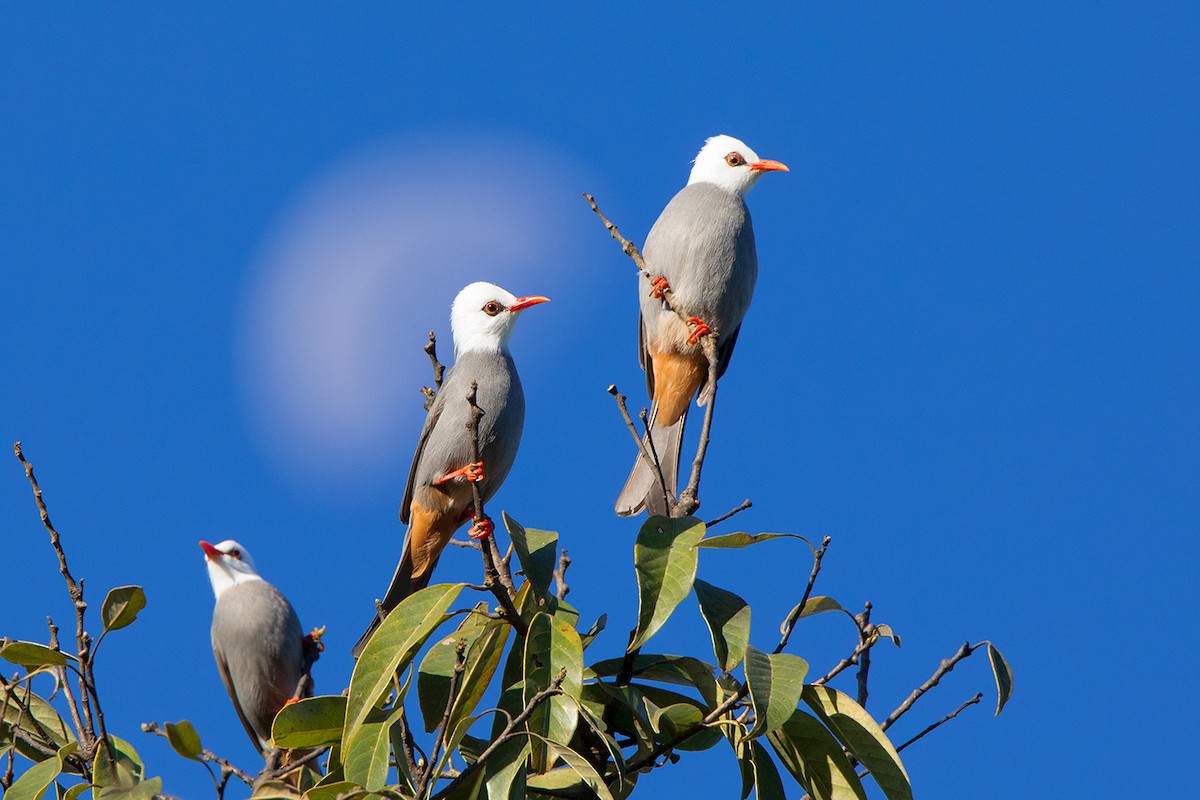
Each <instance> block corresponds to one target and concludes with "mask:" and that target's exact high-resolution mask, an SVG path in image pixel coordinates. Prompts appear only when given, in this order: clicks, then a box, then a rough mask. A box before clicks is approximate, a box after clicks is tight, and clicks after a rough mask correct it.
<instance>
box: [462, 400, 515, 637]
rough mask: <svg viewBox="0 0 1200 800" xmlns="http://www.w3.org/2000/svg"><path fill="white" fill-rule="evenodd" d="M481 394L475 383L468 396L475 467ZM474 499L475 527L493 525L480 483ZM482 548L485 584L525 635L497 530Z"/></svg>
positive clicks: (473, 489)
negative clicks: (479, 398) (497, 539)
mask: <svg viewBox="0 0 1200 800" xmlns="http://www.w3.org/2000/svg"><path fill="white" fill-rule="evenodd" d="M478 392H479V384H478V383H477V382H476V381H471V388H470V390H469V391H468V392H467V402H468V403H469V404H470V405H471V418H470V419H469V420H468V421H467V432H468V433H469V434H470V436H471V463H473V464H477V463H479V460H480V458H479V420H481V419H483V415H484V413H485V412H484V410H483V409H482V408H480V407H479V405H478V403H476V397H477V395H478ZM471 499H472V500H473V501H474V508H475V517H474V520H475V524H477V525H478V524H481V523H486V522H490V521H491V520H489V519H488V516H487V513H486V512H485V511H484V510H483V495H481V494H480V492H479V481H471ZM480 545H481V546H480V548H479V549H480V552H482V553H483V572H484V581H483V583H484V585H485V586H487V587H488V588H489V589H490V590H491V592H492V594H494V595H495V596H496V599H497V600H498V601H499V602H500V607H501V608H502V609H504V615H505V617H506V618H507V619H508V621H509V623H510V624H512V625H513V627H515V628H517V629H518V630H519V631H521V632H522V633H524V632H525V629H526V626H525V623H524V622H523V621H522V620H521V615H520V613H519V612H518V611H517V608H516V606H515V605H513V598H515V597H516V596H517V591H516V589H515V588H514V587H513V582H512V576H511V575H509V574H508V565H507V563H506V562H505V561H504V559H503V558H501V556H500V549H499V548H498V547H497V546H496V536H495V526H493V527H492V532H491V533H490V534H489V535H488V536H487V537H485V539H484V540H483V541H481V542H480Z"/></svg>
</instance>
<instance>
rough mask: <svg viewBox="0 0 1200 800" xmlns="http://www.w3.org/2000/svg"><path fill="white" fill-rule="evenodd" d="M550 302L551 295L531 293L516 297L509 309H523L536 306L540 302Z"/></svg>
mask: <svg viewBox="0 0 1200 800" xmlns="http://www.w3.org/2000/svg"><path fill="white" fill-rule="evenodd" d="M549 302H550V298H549V297H542V296H541V295H536V294H531V295H529V296H528V297H518V298H517V299H516V301H515V302H514V303H513V304H512V305H511V306H509V307H508V310H509V311H521V310H523V309H526V308H529V307H530V306H536V305H537V304H538V303H549Z"/></svg>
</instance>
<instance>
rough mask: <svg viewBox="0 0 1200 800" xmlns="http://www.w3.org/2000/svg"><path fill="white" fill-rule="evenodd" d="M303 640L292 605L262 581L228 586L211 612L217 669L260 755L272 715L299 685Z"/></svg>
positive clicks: (268, 738)
mask: <svg viewBox="0 0 1200 800" xmlns="http://www.w3.org/2000/svg"><path fill="white" fill-rule="evenodd" d="M303 636H304V633H303V631H302V630H301V628H300V620H299V618H298V617H297V616H296V612H295V610H294V609H293V608H292V605H291V603H289V602H288V601H287V598H285V597H284V596H283V594H282V593H280V591H279V590H278V589H276V588H275V587H274V586H272V585H271V584H269V583H267V582H266V581H262V580H259V581H250V582H248V583H242V584H238V585H237V586H233V587H231V588H230V589H228V590H226V591H225V593H224V594H222V595H221V598H220V599H219V600H218V601H217V605H216V608H215V609H214V610H213V624H212V643H213V655H214V657H215V658H216V661H217V670H218V672H220V673H221V681H222V682H223V683H224V684H225V689H226V691H228V692H229V698H230V700H232V701H233V706H234V709H235V710H236V711H237V714H238V718H239V719H241V721H242V724H243V725H244V726H245V727H246V731H247V733H249V734H250V738H251V739H252V740H253V741H254V742H255V746H256V747H258V748H259V750H260V752H261V750H262V747H263V745H265V744H266V743H267V742H269V741H270V739H271V722H272V721H273V720H274V719H275V714H276V713H278V712H279V709H280V708H282V707H283V705H284V703H286V702H287V701H288V699H289V698H290V697H291V696H292V694H293V693H294V692H295V691H296V685H297V684H298V683H299V681H300V676H301V674H302V671H303V668H304V653H303V644H302V639H303Z"/></svg>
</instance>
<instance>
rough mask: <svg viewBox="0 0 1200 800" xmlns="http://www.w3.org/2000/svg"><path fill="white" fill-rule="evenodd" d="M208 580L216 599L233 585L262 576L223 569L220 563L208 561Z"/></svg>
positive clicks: (259, 579)
mask: <svg viewBox="0 0 1200 800" xmlns="http://www.w3.org/2000/svg"><path fill="white" fill-rule="evenodd" d="M208 580H209V583H211V584H212V588H213V594H214V595H216V596H217V599H218V600H220V599H221V595H223V594H225V592H227V591H229V590H230V589H232V588H233V587H234V586H237V585H238V584H242V583H251V582H253V581H261V580H262V576H261V575H256V574H255V573H252V572H234V571H231V570H226V569H223V568H222V567H221V566H220V565H218V564H214V563H212V562H211V561H210V562H209V563H208Z"/></svg>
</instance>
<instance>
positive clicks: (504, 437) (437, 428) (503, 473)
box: [406, 352, 525, 501]
mask: <svg viewBox="0 0 1200 800" xmlns="http://www.w3.org/2000/svg"><path fill="white" fill-rule="evenodd" d="M446 375H447V377H446V381H445V383H443V384H442V390H441V391H440V392H439V393H438V398H437V400H436V401H435V403H434V407H433V409H431V416H432V412H433V411H434V410H436V411H438V419H437V420H436V425H434V424H431V423H429V422H427V423H426V429H427V430H426V432H425V433H424V435H423V436H422V441H421V444H420V445H419V450H418V456H417V458H415V459H414V460H413V470H412V473H411V474H410V476H409V485H410V487H411V490H412V491H415V489H416V487H418V486H427V485H429V484H431V483H433V481H435V480H437V479H438V478H439V477H441V476H442V475H445V474H446V473H447V472H450V471H452V470H455V469H459V468H460V467H462V466H464V465H466V464H468V463H470V461H471V437H470V435H469V434H468V433H467V422H468V421H469V420H470V414H471V407H470V405H469V404H468V403H467V399H466V398H467V392H468V391H469V390H470V386H471V381H475V382H476V383H477V384H478V393H477V395H476V399H475V402H476V404H477V405H478V406H479V407H480V408H481V409H483V412H484V414H483V418H482V419H480V421H479V453H480V458H481V459H483V461H484V479H483V481H482V483H481V485H480V487H479V491H480V494H481V496H482V497H483V499H484V500H485V501H486V500H488V499H490V498H491V497H492V495H494V494H495V493H496V490H497V489H499V488H500V484H502V483H503V482H504V479H505V477H507V475H508V472H509V470H510V469H512V465H513V462H514V461H515V460H516V456H517V447H518V445H519V444H520V440H521V431H522V428H523V427H524V423H525V395H524V392H523V391H522V389H521V379H520V378H519V377H518V376H517V370H516V367H515V365H514V364H513V361H512V358H511V356H509V355H508V354H507V353H499V354H497V353H476V352H468V353H464V354H463V355H462V357H461V358H459V359H458V361H456V362H455V364H454V367H453V369H451V370H450V372H447V373H446ZM439 406H440V407H439ZM406 499H408V500H409V501H411V497H409V496H408V494H407V493H406Z"/></svg>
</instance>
